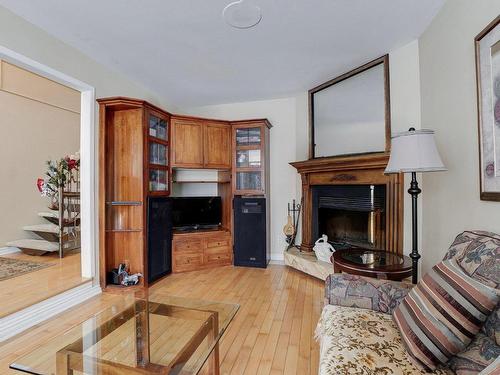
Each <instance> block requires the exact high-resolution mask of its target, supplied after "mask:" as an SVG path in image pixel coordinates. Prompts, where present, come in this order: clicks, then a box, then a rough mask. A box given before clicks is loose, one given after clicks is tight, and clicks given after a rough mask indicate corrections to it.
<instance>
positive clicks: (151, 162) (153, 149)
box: [146, 109, 170, 195]
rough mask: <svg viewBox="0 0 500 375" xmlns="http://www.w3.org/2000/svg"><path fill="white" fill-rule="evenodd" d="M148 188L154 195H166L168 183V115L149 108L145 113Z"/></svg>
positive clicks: (168, 188)
mask: <svg viewBox="0 0 500 375" xmlns="http://www.w3.org/2000/svg"><path fill="white" fill-rule="evenodd" d="M147 116H148V117H147V128H146V131H147V135H146V137H147V138H148V146H147V151H148V156H147V160H148V188H149V192H150V193H155V194H154V195H168V193H169V190H170V184H169V162H170V161H169V156H168V153H169V147H170V143H169V117H168V115H167V114H164V113H161V112H156V111H154V110H152V109H151V110H149V111H148V115H147Z"/></svg>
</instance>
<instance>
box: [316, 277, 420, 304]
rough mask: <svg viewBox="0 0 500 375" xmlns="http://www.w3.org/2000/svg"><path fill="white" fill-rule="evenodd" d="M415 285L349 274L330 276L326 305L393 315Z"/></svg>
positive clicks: (327, 285)
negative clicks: (357, 308)
mask: <svg viewBox="0 0 500 375" xmlns="http://www.w3.org/2000/svg"><path fill="white" fill-rule="evenodd" d="M412 287H413V285H411V284H405V283H399V282H395V281H388V280H380V279H373V278H370V277H363V276H356V275H350V274H347V273H342V274H333V275H329V276H328V277H327V279H326V281H325V305H338V306H350V307H359V308H363V309H369V310H374V311H379V312H383V313H386V314H391V313H392V311H393V310H394V309H395V308H396V307H397V306H398V305H399V303H400V302H401V300H402V299H403V298H404V297H406V295H407V294H408V292H409V291H410V290H411V288H412Z"/></svg>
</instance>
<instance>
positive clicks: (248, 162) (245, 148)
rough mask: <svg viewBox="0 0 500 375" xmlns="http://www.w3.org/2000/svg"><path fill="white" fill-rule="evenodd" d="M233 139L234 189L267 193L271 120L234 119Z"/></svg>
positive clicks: (245, 193)
mask: <svg viewBox="0 0 500 375" xmlns="http://www.w3.org/2000/svg"><path fill="white" fill-rule="evenodd" d="M231 127H232V142H233V147H232V148H233V160H232V164H233V165H232V167H233V174H234V177H233V192H234V194H235V195H266V194H267V193H268V191H269V129H270V128H271V124H270V123H269V121H267V120H265V119H263V120H251V121H236V122H233V123H231Z"/></svg>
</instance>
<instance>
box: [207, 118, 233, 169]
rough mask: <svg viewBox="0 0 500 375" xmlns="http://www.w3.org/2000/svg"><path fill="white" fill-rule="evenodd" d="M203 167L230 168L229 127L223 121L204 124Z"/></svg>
mask: <svg viewBox="0 0 500 375" xmlns="http://www.w3.org/2000/svg"><path fill="white" fill-rule="evenodd" d="M204 125H205V134H204V136H205V137H204V138H205V141H204V142H205V150H204V154H205V155H204V156H205V158H204V160H205V168H221V169H222V168H224V169H230V168H231V127H230V125H229V124H227V123H224V122H206V123H205V124H204Z"/></svg>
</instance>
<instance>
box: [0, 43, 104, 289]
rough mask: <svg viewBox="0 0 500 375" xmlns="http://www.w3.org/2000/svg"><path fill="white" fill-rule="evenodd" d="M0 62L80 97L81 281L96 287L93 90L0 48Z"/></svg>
mask: <svg viewBox="0 0 500 375" xmlns="http://www.w3.org/2000/svg"><path fill="white" fill-rule="evenodd" d="M0 60H4V61H6V62H8V63H11V64H13V65H17V66H19V67H20V68H23V69H26V70H28V71H30V72H32V73H35V74H38V75H40V76H42V77H45V78H48V79H50V80H52V81H55V82H57V83H60V84H62V85H64V86H67V87H70V88H72V89H74V90H76V91H80V93H81V108H80V178H81V182H80V214H81V219H80V220H81V268H82V277H85V278H92V279H93V281H92V283H93V285H98V283H99V277H98V274H97V270H98V269H99V265H98V262H99V257H98V251H97V249H98V248H99V243H98V241H99V240H98V236H97V230H98V227H97V225H98V216H97V213H98V209H97V203H98V202H97V193H96V192H97V190H98V187H97V184H98V181H97V178H96V175H97V174H96V171H97V167H96V160H97V150H96V144H97V142H96V134H97V129H96V119H95V114H96V101H95V88H94V87H93V86H91V85H89V84H87V83H85V82H82V81H80V80H78V79H76V78H73V77H70V76H68V75H66V74H64V73H62V72H59V71H57V70H55V69H52V68H51V67H49V66H47V65H44V64H41V63H39V62H37V61H35V60H32V59H30V58H29V57H26V56H24V55H21V54H19V53H17V52H15V51H12V50H11V49H8V48H6V47H3V46H0Z"/></svg>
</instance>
